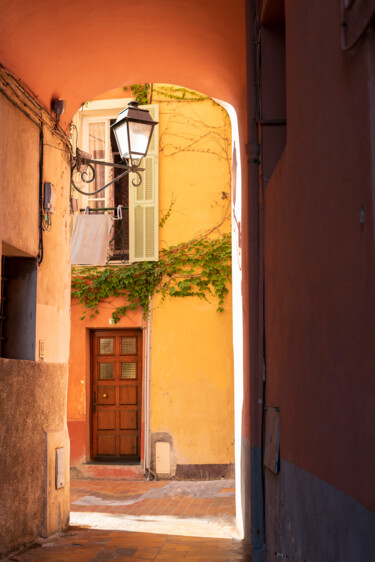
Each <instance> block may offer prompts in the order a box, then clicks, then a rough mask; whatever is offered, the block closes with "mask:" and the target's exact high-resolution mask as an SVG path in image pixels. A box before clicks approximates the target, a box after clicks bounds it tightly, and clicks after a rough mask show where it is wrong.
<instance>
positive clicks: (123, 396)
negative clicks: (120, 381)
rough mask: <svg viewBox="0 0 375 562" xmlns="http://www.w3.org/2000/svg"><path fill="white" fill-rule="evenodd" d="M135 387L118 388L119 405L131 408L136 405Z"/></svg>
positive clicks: (136, 394)
mask: <svg viewBox="0 0 375 562" xmlns="http://www.w3.org/2000/svg"><path fill="white" fill-rule="evenodd" d="M137 390H138V389H137V387H136V386H130V385H128V386H123V387H121V388H120V404H124V405H129V406H133V405H134V404H137V398H138V393H137Z"/></svg>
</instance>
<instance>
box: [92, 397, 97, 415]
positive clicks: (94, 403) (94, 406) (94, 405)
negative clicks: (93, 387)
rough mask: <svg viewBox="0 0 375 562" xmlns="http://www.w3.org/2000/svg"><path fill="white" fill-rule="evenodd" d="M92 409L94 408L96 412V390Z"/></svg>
mask: <svg viewBox="0 0 375 562" xmlns="http://www.w3.org/2000/svg"><path fill="white" fill-rule="evenodd" d="M92 409H93V410H94V413H95V412H96V392H94V400H93V403H92Z"/></svg>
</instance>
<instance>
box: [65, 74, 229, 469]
mask: <svg viewBox="0 0 375 562" xmlns="http://www.w3.org/2000/svg"><path fill="white" fill-rule="evenodd" d="M133 90H134V89H133ZM147 95H148V101H151V105H150V106H149V107H151V108H152V111H153V115H154V116H155V117H156V118H157V120H158V122H159V126H158V128H157V129H156V131H155V138H154V140H153V142H154V148H153V149H151V152H150V153H149V156H148V157H149V159H151V158H152V175H153V177H152V180H151V179H150V176H148V175H147V174H148V172H149V169H148V167H147V166H148V163H147V162H146V171H145V172H144V175H143V183H144V185H145V186H146V187H145V189H146V191H147V189H148V187H147V186H148V185H149V184H150V186H151V183H150V182H151V181H152V186H151V187H150V189H151V188H152V190H153V193H154V195H155V205H156V211H155V212H156V213H157V217H158V222H159V225H158V226H157V228H154V235H155V237H156V239H155V240H153V242H155V244H156V247H157V248H158V249H159V252H163V250H164V249H167V248H170V247H172V246H177V245H179V244H182V243H188V242H189V241H191V240H194V239H195V240H199V239H202V240H212V239H217V238H220V237H222V236H223V235H225V234H228V233H230V229H231V222H230V209H231V127H230V120H229V117H228V114H227V113H226V111H225V110H224V109H223V108H222V107H221V106H220V105H219V104H217V103H216V102H215V101H213V100H212V99H210V98H207V97H204V96H201V95H200V94H198V93H196V92H191V91H188V90H185V89H182V88H177V87H172V86H166V85H159V84H155V85H153V86H152V87H150V88H149V89H148V91H147ZM130 96H131V92H130V89H129V90H128V91H123V90H116V91H111V92H108V93H106V94H104V95H103V96H101V97H100V98H98V99H97V100H94V101H93V102H90V103H88V104H86V106H84V107H83V108H82V109H81V111H80V112H79V113H78V114H77V116H76V118H75V127H76V128H75V131H74V135H75V140H76V142H77V144H78V146H79V147H80V148H82V149H83V150H85V151H87V152H89V148H90V146H89V142H90V140H89V139H90V135H91V136H94V133H95V134H97V133H98V131H99V129H98V123H101V122H102V119H103V117H104V118H106V119H107V121H108V120H109V121H108V122H109V124H110V122H111V120H112V119H113V118H114V114H115V113H116V111H117V110H118V111H119V110H121V109H122V108H123V107H125V105H126V101H127V99H126V98H129V97H130ZM150 96H152V100H150ZM118 111H117V113H118ZM90 123H93V124H94V125H92V127H93V128H92V133H93V134H91V133H90V129H89V127H90ZM103 130H104V129H103ZM85 131H86V133H85ZM87 131H89V132H88V133H87ZM85 134H86V139H85ZM103 146H104V145H103ZM103 150H104V149H103ZM103 150H102V151H101V152H100V156H101V157H103V154H104V153H105V152H106V151H105V150H104V152H103ZM106 156H108V154H107V153H106ZM145 160H146V159H145ZM150 166H151V164H150ZM150 169H151V168H150ZM102 179H105V178H102ZM132 189H137V188H134V187H132V184H131V181H130V182H129V200H130V209H129V222H130V225H129V248H130V250H129V258H128V259H129V260H130V261H132V255H133V257H134V255H135V256H137V247H139V245H138V246H137V244H138V242H137V238H136V236H137V232H135V233H134V231H132V224H134V220H133V219H132V212H134V213H136V212H137V210H136V209H137V201H136V199H137V195H134V193H131V190H132ZM107 191H108V192H109V195H108V194H107V195H106V196H103V198H102V199H103V201H102V202H101V203H98V202H97V201H95V200H94V198H90V197H89V198H86V199H84V197H82V196H79V198H78V199H79V200H78V209H84V208H86V206H88V207H91V208H93V207H96V208H97V211H90V214H91V213H93V214H103V213H104V212H107V213H108V214H111V213H112V214H113V215H114V216H116V213H117V210H116V207H117V203H118V200H115V199H114V196H113V195H112V196H111V194H110V189H108V190H107ZM104 197H105V198H104ZM132 198H133V200H134V198H135V211H134V209H132ZM133 203H134V201H133ZM100 205H101V207H102V208H103V207H105V208H112V207H113V210H109V211H99V210H98V209H100ZM77 214H79V213H77ZM123 222H124V225H122V223H121V227H122V226H124V227H125V228H126V216H125V221H124V218H123ZM117 224H118V225H119V224H120V222H119V223H117ZM145 232H146V234H145V236H146V244H147V236H148V234H147V230H146V231H145ZM150 232H151V230H150ZM150 236H151V234H150ZM132 237H134V240H133V238H132ZM112 242H113V239H112ZM132 245H133V254H132V250H131V248H132ZM109 253H111V248H110V249H109ZM113 253H114V252H113V243H112V258H111V259H112V261H110V262H109V264H110V265H109V266H108V267H124V268H126V267H127V264H126V263H124V261H123V262H122V263H121V264H119V263H118V261H117V262H116V260H114V259H113V257H114V256H113ZM151 259H152V258H151ZM135 261H137V257H135ZM78 270H79V268H78ZM73 275H75V273H73ZM227 288H228V290H229V292H228V294H227V295H226V297H225V299H224V303H223V308H224V310H223V311H222V312H219V311H218V310H217V308H218V299H217V297H216V296H215V295H212V294H211V295H210V294H209V295H207V300H206V299H200V298H198V297H196V296H187V297H183V298H182V297H178V296H176V297H172V296H169V295H167V296H166V297H165V298H164V297H163V296H162V295H161V294H156V295H154V296H153V297H152V299H151V302H150V313H149V316H148V317H147V318H146V317H145V315H144V314H143V312H144V311H143V310H142V309H141V308H138V309H137V310H132V311H128V312H127V314H126V315H124V316H121V317H120V319H119V321H118V322H117V323H116V324H113V319H112V313H113V312H114V310H115V308H116V306H119V305H121V303H122V299H123V298H124V297H111V298H108V299H105V300H103V301H102V302H101V303H100V304H99V306H98V311H97V313H95V314H94V315H93V317H91V315H90V313H88V314H86V318H85V319H81V318H82V316H83V315H84V313H85V309H84V307H83V305H82V304H79V303H78V301H77V300H76V299H73V301H72V311H71V312H72V313H71V352H70V380H69V390H68V426H69V433H70V439H71V454H72V459H71V462H72V465H73V466H74V467H75V470H76V471H79V472H81V473H83V474H93V471H94V470H102V472H101V473H100V474H102V475H103V476H106V475H107V476H108V475H109V473H111V474H112V475H113V474H115V473H116V474H123V471H124V470H126V468H124V467H128V468H129V470H130V469H131V470H133V471H136V472H137V471H138V474H139V475H141V474H143V473H145V472H147V471H151V473H154V474H156V475H157V476H158V477H161V478H172V477H177V478H202V479H208V478H218V477H228V476H232V475H233V466H234V381H233V343H232V340H233V338H232V308H231V293H230V283H229V282H228V284H227ZM133 343H134V349H133V350H132V349H131V347H132V345H133ZM107 345H108V346H109V347H108V349H107V350H109V355H106V353H107V352H106V351H105V350H106V347H105V346H107ZM127 346H128V347H127ZM129 346H130V347H129ZM126 349H128V351H129V350H130V351H129V353H130V354H129V355H126V353H125V351H124V350H126ZM102 352H103V353H102ZM112 360H113V361H112ZM116 361H118V362H119V366H118V367H117V366H116V364H115V363H116ZM104 363H106V365H105V366H103V365H104ZM108 363H111V364H112V363H113V365H114V367H113V369H114V371H113V372H114V373H115V374H114V375H111V376H113V377H114V378H113V380H112V379H100V377H101V376H102V375H101V372H102V371H103V373H104V372H107V371H105V369H107V368H109V367H108V365H107V364H108ZM101 365H102V366H101ZM130 365H134V373H135V372H136V375H135V374H134V375H129V374H126V373H128V372H129V373H130V370H131V369H132V368H133V367H131V366H130ZM111 369H112V367H111ZM124 369H125V370H124ZM101 370H102V371H101ZM121 373H122V374H121ZM124 373H125V374H124ZM104 376H107V375H105V374H103V377H104ZM133 376H134V378H133V379H128V378H126V377H133ZM117 378H118V380H119V383H118V384H119V386H116V382H114V381H115V379H117ZM121 385H122V386H121ZM103 389H104V390H103ZM103 396H104V398H103ZM106 401H107V402H106ZM108 401H109V402H108ZM116 401H117V402H116ZM116 404H117V406H118V408H117V410H116ZM103 412H104V413H103ZM110 412H112V413H110ZM111 420H112V421H111ZM111 423H113V424H115V425H116V424H117V425H116V431H113V433H112V436H111V431H112V429H113V428H112V429H108V428H109V426H110V425H111ZM111 427H112V426H111ZM95 460H97V461H99V463H102V465H103V467H104V468H93V465H92V464H88V463H90V462H91V461H95ZM107 461H112V464H111V465H109V464H108V465H106V462H107ZM120 467H121V468H120ZM121 470H122V473H121V472H119V471H121ZM90 471H91V472H90ZM111 471H112V472H111ZM116 471H117V472H116ZM95 474H98V473H97V472H96V473H95Z"/></svg>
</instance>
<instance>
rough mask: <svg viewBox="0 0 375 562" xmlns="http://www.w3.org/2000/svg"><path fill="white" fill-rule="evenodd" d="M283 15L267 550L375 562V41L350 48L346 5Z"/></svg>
mask: <svg viewBox="0 0 375 562" xmlns="http://www.w3.org/2000/svg"><path fill="white" fill-rule="evenodd" d="M285 5H286V101H287V144H286V148H285V151H284V153H283V155H282V157H281V160H280V161H279V164H278V167H277V168H276V170H275V172H274V173H273V176H272V178H271V181H270V182H269V183H268V186H267V187H266V192H265V231H264V237H265V307H266V309H265V325H266V342H265V345H266V405H267V406H268V407H278V408H279V409H280V455H281V465H280V475H278V476H276V475H274V474H272V473H271V472H270V471H269V470H268V469H267V470H266V517H267V518H266V523H267V528H266V541H267V545H268V548H269V549H270V550H272V551H280V552H282V553H283V554H285V555H288V556H289V557H291V558H293V559H300V557H301V558H304V559H305V558H306V559H307V558H308V559H312V560H323V559H324V560H354V559H356V560H359V559H363V560H364V559H370V558H373V556H374V554H373V547H372V545H371V541H370V536H371V533H373V532H374V516H373V514H372V513H371V512H372V511H373V510H374V508H375V495H374V486H373V470H372V467H373V466H374V462H375V457H374V447H373V443H374V439H375V433H374V424H373V388H374V383H373V366H374V363H375V355H374V346H373V341H374V336H375V325H374V304H375V302H374V297H375V295H374V282H373V281H374V273H375V271H374V211H373V209H374V207H373V196H374V183H373V181H374V179H373V178H374V168H373V166H374V148H375V147H374V142H373V132H372V124H371V118H372V116H371V112H373V105H374V97H373V92H372V93H371V91H369V84H371V83H373V81H374V73H375V66H374V59H373V57H372V58H370V57H369V55H370V53H371V52H374V49H375V43H374V36H373V34H372V35H371V34H370V35H367V36H366V37H365V38H364V39H363V40H362V41H361V42H360V43H359V44H358V46H357V47H356V48H355V49H353V50H352V51H350V52H347V53H345V52H343V51H342V49H341V45H340V17H341V16H340V10H339V3H326V2H324V1H320V2H317V3H314V5H313V4H311V3H310V2H302V3H301V2H286V3H285ZM323 20H324V26H322V21H323ZM271 31H272V30H271ZM269 86H270V87H272V85H271V84H269ZM297 491H298V492H297ZM312 514H315V516H313V515H312ZM355 514H356V515H355ZM359 520H361V525H360V526H359V527H358V526H357V522H358V521H359ZM333 535H336V536H338V537H339V539H338V541H337V542H336V541H334V539H333ZM312 537H315V538H316V540H315V539H314V540H312ZM365 553H366V554H365ZM370 553H372V556H371V554H370Z"/></svg>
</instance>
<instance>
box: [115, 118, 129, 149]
mask: <svg viewBox="0 0 375 562" xmlns="http://www.w3.org/2000/svg"><path fill="white" fill-rule="evenodd" d="M114 132H115V135H116V140H117V146H118V148H119V152H120V155H121V157H122V158H126V157H127V156H129V140H128V127H127V124H126V123H122V124H121V125H119V127H116V129H114Z"/></svg>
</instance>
